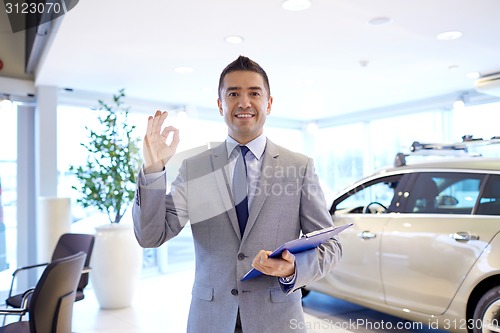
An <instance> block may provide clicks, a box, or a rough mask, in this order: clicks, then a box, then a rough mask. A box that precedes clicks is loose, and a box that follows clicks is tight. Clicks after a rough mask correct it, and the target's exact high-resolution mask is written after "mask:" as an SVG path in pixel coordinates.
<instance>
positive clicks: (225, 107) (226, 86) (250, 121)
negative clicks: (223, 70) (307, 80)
mask: <svg viewBox="0 0 500 333" xmlns="http://www.w3.org/2000/svg"><path fill="white" fill-rule="evenodd" d="M223 82H224V83H223V85H222V89H221V94H220V98H219V99H218V100H217V104H218V105H219V112H220V114H221V115H222V116H223V117H224V121H225V122H226V124H227V126H228V134H229V136H231V137H232V138H233V139H235V140H236V141H238V142H239V143H241V144H246V143H248V142H250V141H252V140H253V139H255V138H256V137H258V136H259V135H261V134H262V132H263V131H264V123H265V122H266V117H267V115H268V114H269V113H270V112H271V105H272V101H273V99H272V97H271V96H269V92H268V91H267V90H266V88H265V85H264V80H263V78H262V76H261V75H260V74H259V73H256V72H252V71H234V72H230V73H228V74H227V75H226V76H225V77H224V81H223Z"/></svg>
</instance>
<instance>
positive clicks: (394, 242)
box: [381, 172, 498, 315]
mask: <svg viewBox="0 0 500 333" xmlns="http://www.w3.org/2000/svg"><path fill="white" fill-rule="evenodd" d="M484 179H485V175H484V174H476V173H458V172H421V173H417V174H414V175H413V179H412V181H410V182H409V183H408V184H409V185H410V188H409V189H408V190H407V191H405V193H404V196H403V197H404V198H405V203H404V212H403V213H401V214H397V215H394V216H392V217H391V220H390V221H389V223H387V225H386V228H385V230H384V233H383V240H382V243H381V254H382V255H381V275H382V280H383V288H384V290H385V298H386V302H387V304H388V305H391V306H396V307H400V308H402V309H404V310H405V311H417V312H423V313H427V314H433V315H438V314H441V313H443V312H444V311H445V310H446V308H447V307H448V305H449V304H450V302H451V300H452V299H453V297H454V295H455V293H456V292H457V290H458V288H459V286H460V284H461V283H462V281H463V280H464V278H465V276H466V275H467V273H468V271H469V270H470V269H471V267H472V265H473V264H474V263H475V261H476V260H477V258H478V257H479V255H480V254H481V253H482V251H483V250H484V249H485V247H486V245H487V244H488V243H489V241H490V240H491V238H492V237H493V235H494V234H495V233H496V231H497V230H498V219H495V218H492V217H490V216H485V217H481V216H477V215H472V212H473V209H474V207H475V205H476V202H478V198H479V194H480V189H481V188H482V185H483V181H484ZM432 183H433V184H434V185H431V184H432Z"/></svg>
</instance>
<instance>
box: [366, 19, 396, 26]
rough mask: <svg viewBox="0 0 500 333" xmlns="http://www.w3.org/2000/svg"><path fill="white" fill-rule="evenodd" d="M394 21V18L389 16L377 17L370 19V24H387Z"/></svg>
mask: <svg viewBox="0 0 500 333" xmlns="http://www.w3.org/2000/svg"><path fill="white" fill-rule="evenodd" d="M390 23H392V19H391V18H389V17H375V18H372V19H371V20H370V21H368V24H369V25H386V24H390Z"/></svg>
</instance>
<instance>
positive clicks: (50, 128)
mask: <svg viewBox="0 0 500 333" xmlns="http://www.w3.org/2000/svg"><path fill="white" fill-rule="evenodd" d="M57 91H58V89H57V87H49V86H39V87H37V94H36V96H37V102H38V103H37V104H38V105H37V109H36V118H35V144H36V147H35V153H36V161H37V168H36V171H37V183H38V193H37V194H38V196H48V197H55V196H57Z"/></svg>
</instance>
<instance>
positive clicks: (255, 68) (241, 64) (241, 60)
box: [219, 55, 271, 98]
mask: <svg viewBox="0 0 500 333" xmlns="http://www.w3.org/2000/svg"><path fill="white" fill-rule="evenodd" d="M236 71H250V72H255V73H258V74H260V75H261V76H262V78H263V79H264V88H266V90H267V93H268V94H269V96H271V88H270V86H269V78H268V77H267V74H266V71H265V70H264V69H263V68H262V67H260V65H259V64H258V63H256V62H255V61H253V60H251V59H250V58H248V57H244V56H241V55H240V56H239V57H238V59H236V60H235V61H233V62H232V63H230V64H229V65H227V66H226V68H224V70H223V71H222V73H221V74H220V78H219V98H221V93H222V85H223V84H224V78H225V77H226V75H227V74H229V73H231V72H236Z"/></svg>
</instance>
